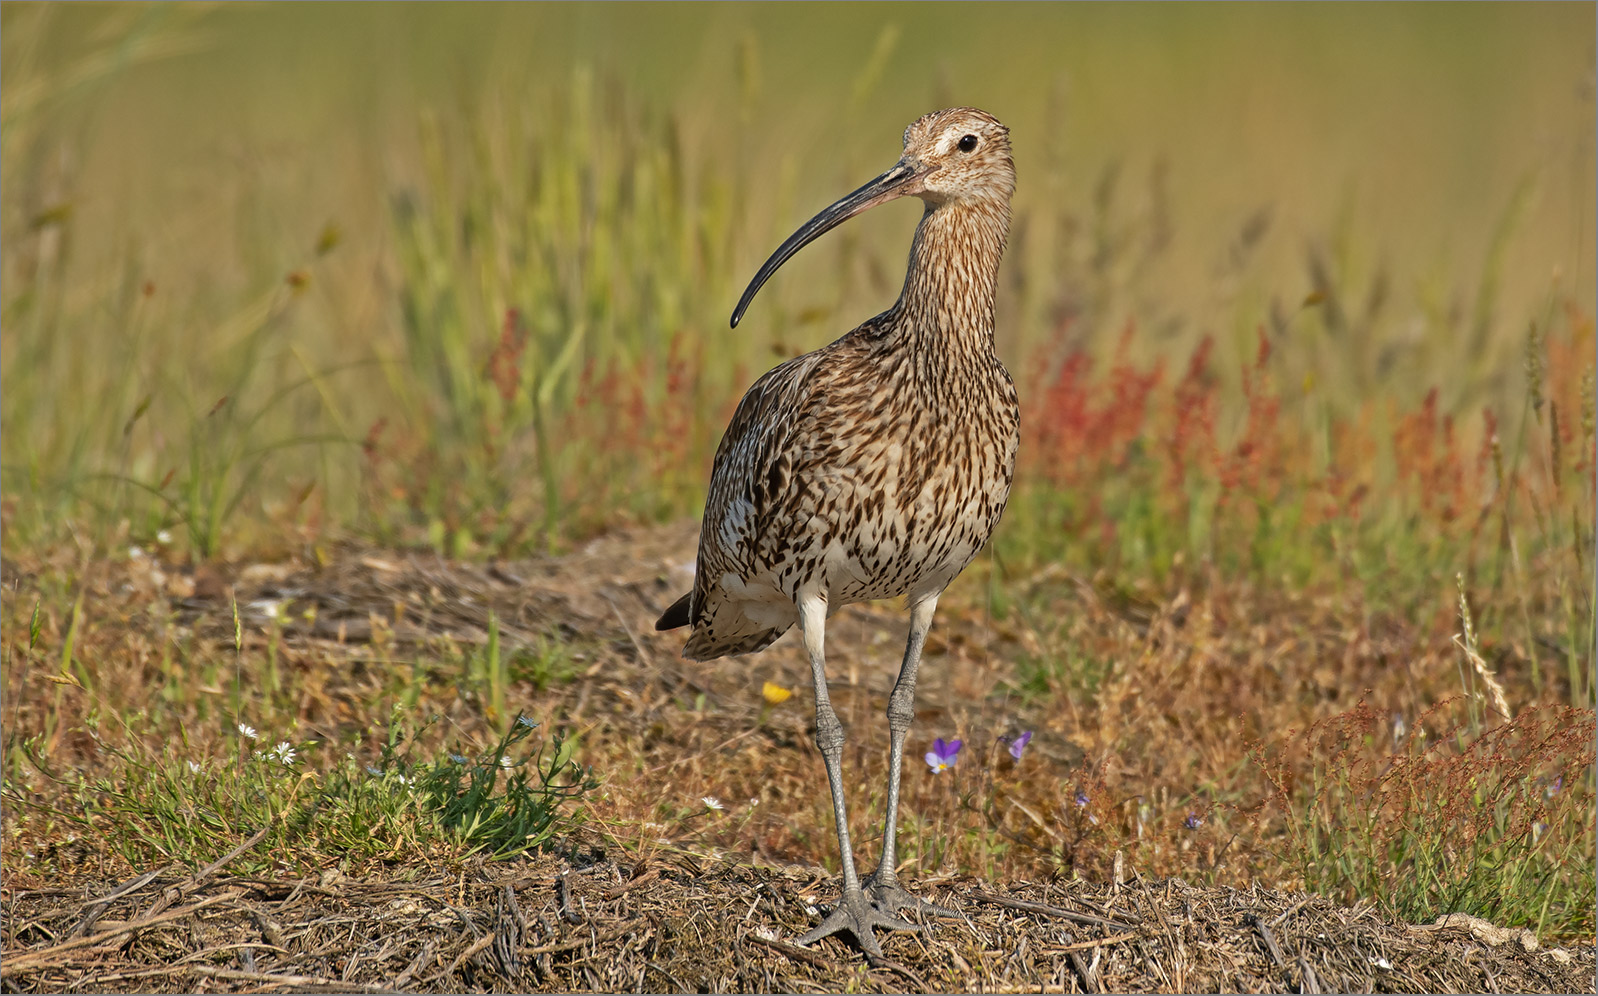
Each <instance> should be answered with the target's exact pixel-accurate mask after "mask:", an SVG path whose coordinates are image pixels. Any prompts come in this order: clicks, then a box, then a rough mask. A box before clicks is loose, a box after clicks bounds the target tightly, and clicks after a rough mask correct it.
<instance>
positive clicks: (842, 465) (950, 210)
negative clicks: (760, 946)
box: [656, 107, 1020, 956]
mask: <svg viewBox="0 0 1598 996" xmlns="http://www.w3.org/2000/svg"><path fill="white" fill-rule="evenodd" d="M1014 189H1015V165H1014V163H1013V162H1012V161H1011V157H1010V141H1009V131H1008V129H1006V128H1005V127H1004V125H1002V124H1000V123H999V122H998V120H997V119H995V118H994V117H993V116H992V115H990V114H987V113H985V112H983V111H979V110H976V109H975V108H970V107H957V108H952V109H949V110H944V111H937V112H934V113H932V114H928V115H926V116H925V117H923V118H921V119H919V120H917V121H916V122H915V123H913V124H911V125H910V127H909V128H907V129H905V133H904V154H903V155H902V156H901V157H900V159H899V161H898V162H897V163H895V164H894V166H893V168H892V169H890V170H888V171H887V172H886V173H883V174H882V175H881V176H879V177H877V178H876V179H874V180H872V181H871V182H870V183H867V184H866V185H865V186H863V187H861V188H860V189H858V190H856V191H855V192H854V193H852V194H849V195H848V196H847V197H844V198H843V199H842V200H840V201H838V202H837V203H835V204H833V205H831V206H830V207H828V208H826V209H825V210H823V211H822V212H821V213H820V214H818V215H816V216H815V217H814V218H812V219H811V220H810V221H808V222H806V223H805V224H804V225H803V226H802V227H801V228H800V229H799V230H798V231H796V232H795V233H794V234H793V235H792V236H790V237H789V238H788V240H787V241H786V242H784V243H783V244H782V245H781V246H779V247H778V249H777V251H776V252H774V253H772V255H771V258H770V259H768V260H766V262H765V264H764V265H762V266H761V267H760V270H759V271H758V272H757V273H756V274H755V277H754V279H753V280H752V281H751V282H750V284H749V287H748V289H747V290H745V291H744V294H743V297H742V298H741V299H740V300H739V302H738V307H737V309H736V310H734V311H733V313H732V325H733V327H735V328H736V327H737V325H738V321H739V319H741V318H742V317H743V314H744V311H745V309H746V308H748V307H749V302H750V301H751V300H752V299H753V298H754V296H755V294H756V292H758V291H759V290H760V288H761V286H762V285H764V284H765V282H766V281H767V280H768V279H770V277H771V275H772V274H773V273H775V272H776V271H777V269H778V268H779V267H781V266H782V264H783V263H785V262H786V261H787V260H788V259H789V258H790V257H791V256H793V255H794V254H795V253H796V252H798V251H799V250H800V249H801V248H803V247H804V246H805V245H806V244H808V243H809V242H811V241H812V240H813V239H815V238H817V237H818V236H820V235H822V234H823V233H825V232H827V231H829V230H831V229H832V228H834V227H836V226H837V225H839V224H841V223H843V222H844V221H846V220H847V219H849V218H852V217H854V216H855V215H857V214H859V213H861V212H862V211H865V210H867V209H868V208H871V207H874V206H876V205H878V204H881V203H883V202H885V201H889V200H892V199H893V198H896V197H903V196H906V195H910V196H915V197H919V198H921V199H922V200H923V201H924V202H925V203H926V210H925V211H924V212H923V214H922V215H921V221H920V224H919V225H917V227H916V232H915V239H914V241H913V242H912V243H911V246H910V264H909V270H908V272H907V273H906V274H905V280H904V289H903V290H902V291H901V292H900V294H899V299H898V300H897V301H896V302H894V304H893V307H891V308H889V309H888V310H887V311H885V312H883V313H882V314H880V315H878V316H876V317H875V318H872V319H870V320H869V321H867V322H865V323H864V324H863V325H861V326H860V327H859V328H856V329H855V330H854V331H852V332H850V333H848V334H847V335H845V336H843V337H842V338H840V339H838V340H836V341H835V342H833V343H831V344H830V345H827V346H824V347H822V348H821V349H818V350H816V351H815V352H812V353H807V354H805V355H804V356H800V357H797V358H795V359H792V360H789V361H787V362H786V363H783V364H781V365H779V366H777V367H776V368H774V369H773V370H771V371H770V372H768V373H767V374H766V375H765V376H763V377H761V378H760V379H759V380H757V381H756V382H755V383H754V386H753V387H751V388H750V389H749V392H748V393H747V394H745V395H744V398H743V401H742V402H740V403H739V405H738V409H737V412H736V413H735V414H734V415H733V418H732V423H731V424H730V425H729V426H728V427H727V433H726V435H725V436H724V437H723V438H722V440H721V445H720V447H719V448H718V449H717V450H716V458H715V464H714V467H713V469H712V471H711V477H710V492H709V495H708V497H707V499H706V502H705V518H704V523H703V525H702V526H701V528H700V532H699V558H698V562H697V564H696V567H695V572H694V586H693V590H692V591H690V592H689V593H688V594H686V595H684V596H683V597H682V598H680V599H678V600H677V601H676V602H675V603H674V604H673V605H672V606H671V607H670V608H669V609H667V610H666V612H665V614H663V615H662V616H661V617H660V621H659V622H657V623H656V628H657V629H662V630H666V629H675V628H677V627H680V626H691V627H692V632H691V633H690V635H689V637H688V642H687V645H686V646H685V647H684V648H683V655H684V656H685V657H688V658H690V659H693V660H711V659H714V658H717V657H722V656H725V655H727V654H747V653H753V652H754V651H757V650H761V649H764V648H765V647H766V646H768V645H769V644H770V643H771V642H772V641H773V640H775V639H777V637H779V636H781V635H782V634H783V633H784V632H786V631H787V630H788V629H789V628H790V627H791V626H793V625H794V624H795V623H797V624H798V625H799V628H800V632H801V634H802V636H803V638H804V648H805V653H806V655H807V656H808V657H809V660H810V669H811V675H812V678H813V679H814V683H815V697H816V732H815V739H816V746H817V748H819V749H820V751H821V756H822V758H823V759H824V761H825V763H826V768H827V780H828V782H829V783H830V784H831V788H832V810H833V819H834V821H835V822H836V825H837V834H838V849H839V852H840V855H841V858H842V865H843V893H842V896H841V898H840V899H839V901H838V903H837V905H836V906H834V907H833V909H832V910H831V912H830V913H829V914H828V916H827V917H826V918H825V919H824V920H823V922H822V923H821V925H820V926H818V927H816V928H815V929H814V930H811V931H810V932H809V933H807V934H805V935H804V936H803V937H801V938H799V943H800V944H810V943H813V942H815V941H817V940H820V939H821V938H823V937H827V936H829V935H831V934H835V933H838V932H839V931H848V932H849V933H850V934H852V935H853V936H854V938H855V940H856V942H857V943H858V944H859V945H860V947H861V948H862V949H863V950H864V951H865V952H866V953H867V954H868V955H877V956H880V954H881V947H880V945H879V944H878V942H877V939H876V935H875V933H874V932H873V928H878V927H880V928H884V929H891V930H915V929H919V927H918V925H917V924H915V923H912V922H910V921H908V920H905V919H903V918H901V917H900V916H898V915H897V914H898V913H899V912H900V911H902V910H919V911H924V912H929V913H933V914H939V915H952V914H951V912H950V911H949V910H945V909H943V908H942V907H939V906H936V905H934V904H932V903H929V902H926V901H924V900H921V899H918V898H917V897H915V896H913V895H911V894H910V893H908V892H906V891H905V890H904V889H903V888H901V887H900V885H899V882H898V877H897V875H896V874H895V871H894V868H895V865H896V863H897V852H896V846H895V844H896V838H897V818H898V808H899V774H900V767H901V763H902V761H903V758H904V741H905V735H906V733H907V732H908V731H909V729H910V723H911V720H912V718H913V717H914V715H915V712H914V699H915V685H916V672H917V669H918V668H919V666H920V663H921V649H922V647H923V645H924V644H925V642H926V638H927V632H928V630H929V629H931V627H932V616H933V613H934V611H935V610H936V608H937V604H938V596H939V595H940V594H942V592H943V590H944V589H945V588H946V587H948V585H949V582H951V581H953V580H954V578H955V576H956V575H957V574H959V573H960V572H961V571H962V570H964V569H965V567H966V565H967V564H969V563H970V562H971V560H972V558H973V557H975V556H976V554H977V551H978V550H980V549H981V548H982V545H983V544H984V543H986V542H987V540H988V537H989V536H991V535H992V533H993V529H994V526H996V525H997V524H998V521H999V516H1000V515H1001V514H1002V513H1003V511H1004V505H1005V501H1006V499H1007V498H1008V496H1009V493H1010V480H1011V477H1012V476H1013V473H1014V469H1015V452H1016V446H1017V443H1018V441H1019V436H1020V410H1019V406H1018V404H1017V401H1016V393H1015V385H1014V383H1013V382H1012V381H1011V380H1010V375H1009V373H1008V372H1007V371H1006V370H1005V369H1004V365H1003V364H1002V363H1000V362H999V357H998V355H997V353H996V352H995V351H994V345H993V305H994V288H995V282H996V280H997V277H998V272H999V260H1000V257H1001V256H1002V255H1003V254H1004V246H1005V241H1006V239H1007V237H1008V232H1009V223H1010V195H1011V193H1012V192H1013V191H1014ZM900 595H903V596H906V599H907V605H908V608H909V612H910V636H909V640H908V642H907V645H906V647H905V652H904V662H903V664H902V665H901V667H900V669H899V677H898V680H897V681H896V682H895V684H894V687H893V692H892V693H891V695H890V696H889V698H888V729H889V736H890V740H889V743H890V747H889V761H888V812H887V817H886V822H885V824H884V830H883V839H882V856H881V860H880V862H879V863H878V865H877V869H876V871H875V872H873V873H872V874H871V875H870V876H868V877H867V878H866V879H864V880H862V879H861V878H860V877H859V875H858V874H857V873H856V871H855V863H854V854H853V852H852V850H851V849H850V845H849V821H848V817H847V814H846V813H845V810H844V792H843V772H842V768H841V764H840V760H841V757H842V754H843V743H844V731H843V727H842V725H841V724H840V723H839V722H838V717H837V714H836V713H835V712H834V711H833V708H832V703H831V701H830V700H829V698H828V695H827V675H826V661H825V654H824V649H823V648H824V633H825V630H826V621H827V617H828V616H830V615H831V614H832V613H834V612H836V611H837V610H838V609H839V608H841V607H843V606H845V605H848V604H849V603H851V602H859V601H864V600H867V599H875V598H893V597H897V596H900Z"/></svg>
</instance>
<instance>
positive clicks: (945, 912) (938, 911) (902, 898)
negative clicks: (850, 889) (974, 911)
mask: <svg viewBox="0 0 1598 996" xmlns="http://www.w3.org/2000/svg"><path fill="white" fill-rule="evenodd" d="M863 891H864V892H865V894H866V899H867V900H868V901H870V903H871V905H872V906H873V907H875V908H876V909H877V910H879V911H881V912H883V913H890V914H891V913H898V912H899V911H900V910H912V911H914V912H916V913H925V914H927V915H929V916H950V917H958V916H960V913H959V911H958V910H952V909H949V908H948V907H947V906H939V905H938V904H937V903H934V902H931V901H929V900H926V899H922V898H921V897H920V896H917V895H914V894H912V893H909V892H906V891H905V890H903V889H901V888H900V887H899V886H898V884H897V883H893V882H883V883H879V882H873V881H871V880H870V879H867V880H866V883H865V885H864V887H863Z"/></svg>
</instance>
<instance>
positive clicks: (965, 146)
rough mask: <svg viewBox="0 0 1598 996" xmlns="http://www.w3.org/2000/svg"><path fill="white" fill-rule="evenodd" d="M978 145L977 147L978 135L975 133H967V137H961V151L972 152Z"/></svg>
mask: <svg viewBox="0 0 1598 996" xmlns="http://www.w3.org/2000/svg"><path fill="white" fill-rule="evenodd" d="M976 147H977V137H976V136H975V135H967V136H966V137H964V138H962V139H960V151H961V152H971V151H974V150H975V149H976Z"/></svg>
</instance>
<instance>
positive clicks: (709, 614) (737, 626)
mask: <svg viewBox="0 0 1598 996" xmlns="http://www.w3.org/2000/svg"><path fill="white" fill-rule="evenodd" d="M692 598H693V593H692V592H690V593H689V594H687V595H684V596H683V597H681V598H679V599H677V600H676V601H675V602H673V603H671V607H670V608H668V609H667V610H666V611H665V612H662V613H661V614H660V618H659V619H657V620H656V621H655V629H657V630H667V629H677V628H679V627H682V626H688V625H692V626H693V627H694V631H693V632H692V633H691V634H689V636H688V643H687V644H686V645H685V646H684V647H683V648H682V655H683V656H684V657H686V658H688V659H689V660H691V661H709V660H715V659H716V658H717V657H726V656H727V655H729V654H752V653H754V652H756V651H758V650H764V649H766V648H767V647H769V646H770V645H771V644H772V642H773V641H775V640H776V639H777V637H779V636H781V635H782V634H784V633H786V632H788V627H789V626H790V625H792V624H791V623H784V624H781V625H777V626H772V625H770V624H769V623H767V622H756V621H755V620H753V619H751V618H749V616H748V615H746V614H745V613H744V612H743V611H740V608H741V607H740V606H739V605H738V604H736V603H734V602H732V601H730V600H729V599H726V598H718V597H716V595H715V594H714V593H713V594H712V595H711V596H710V597H709V598H708V599H707V600H706V601H707V604H706V605H705V607H704V609H703V610H702V611H701V612H700V618H699V620H698V622H697V623H695V621H694V619H693V614H692V613H691V612H690V610H689V601H690V600H691V599H692Z"/></svg>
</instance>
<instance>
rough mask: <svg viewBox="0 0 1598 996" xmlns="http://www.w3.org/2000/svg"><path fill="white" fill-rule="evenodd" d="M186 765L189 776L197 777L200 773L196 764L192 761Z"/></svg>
mask: <svg viewBox="0 0 1598 996" xmlns="http://www.w3.org/2000/svg"><path fill="white" fill-rule="evenodd" d="M188 765H189V774H191V775H197V774H199V773H200V766H199V765H198V764H196V763H195V762H193V761H190V762H188Z"/></svg>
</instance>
